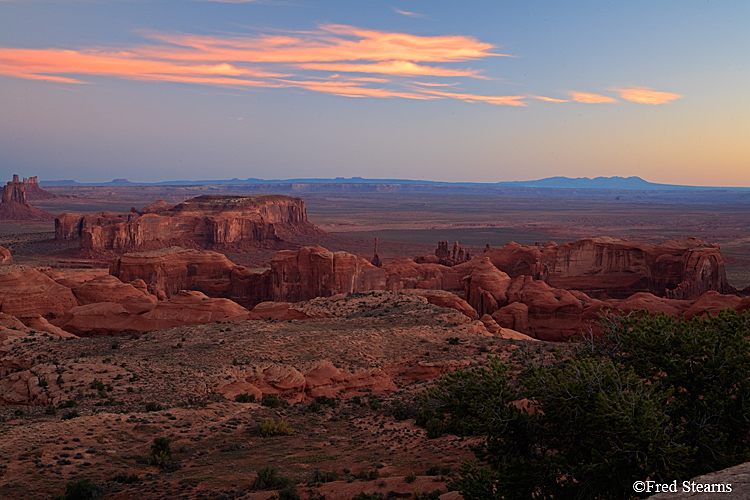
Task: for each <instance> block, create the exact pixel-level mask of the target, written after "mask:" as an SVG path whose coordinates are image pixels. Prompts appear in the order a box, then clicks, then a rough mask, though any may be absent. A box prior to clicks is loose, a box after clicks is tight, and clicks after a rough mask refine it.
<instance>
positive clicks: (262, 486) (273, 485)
mask: <svg viewBox="0 0 750 500" xmlns="http://www.w3.org/2000/svg"><path fill="white" fill-rule="evenodd" d="M289 485H290V481H289V478H288V477H286V476H283V475H282V474H281V473H280V472H279V469H278V468H276V467H274V466H273V465H266V466H264V467H261V468H260V469H259V470H258V475H257V476H256V477H255V481H253V485H252V487H251V488H252V489H253V490H275V489H281V488H286V487H287V486H289Z"/></svg>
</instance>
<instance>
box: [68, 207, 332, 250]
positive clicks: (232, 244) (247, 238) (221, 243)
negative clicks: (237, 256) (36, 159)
mask: <svg viewBox="0 0 750 500" xmlns="http://www.w3.org/2000/svg"><path fill="white" fill-rule="evenodd" d="M55 228H56V229H55V237H56V239H57V240H69V239H74V238H80V240H81V251H82V252H83V253H84V254H91V255H95V254H101V253H107V252H110V253H111V252H114V253H123V252H131V251H145V250H157V249H161V248H166V247H170V246H175V245H176V246H182V247H188V248H204V249H242V248H249V247H253V246H257V245H259V244H264V243H278V242H281V241H284V240H286V239H288V238H290V237H292V236H293V235H295V234H317V233H320V230H319V229H317V228H316V227H315V226H314V225H313V224H310V223H309V222H308V221H307V213H306V210H305V202H304V201H302V199H300V198H290V197H288V196H280V195H259V196H213V195H205V196H199V197H197V198H193V199H191V200H187V201H185V202H183V203H180V204H178V205H176V206H174V207H171V208H168V205H167V204H165V203H164V202H161V203H159V202H157V203H155V204H151V205H148V206H147V207H145V208H144V209H143V210H142V211H141V212H138V211H135V210H133V211H131V212H130V213H128V214H109V213H102V214H97V215H96V216H83V215H77V214H63V216H60V217H59V218H58V219H57V221H56V223H55Z"/></svg>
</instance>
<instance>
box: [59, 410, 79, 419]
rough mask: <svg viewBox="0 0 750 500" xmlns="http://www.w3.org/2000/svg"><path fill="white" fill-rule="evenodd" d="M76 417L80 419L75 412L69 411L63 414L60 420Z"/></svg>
mask: <svg viewBox="0 0 750 500" xmlns="http://www.w3.org/2000/svg"><path fill="white" fill-rule="evenodd" d="M78 417H80V415H79V414H78V411H77V410H70V411H66V412H65V413H63V415H62V417H60V420H70V419H73V418H78Z"/></svg>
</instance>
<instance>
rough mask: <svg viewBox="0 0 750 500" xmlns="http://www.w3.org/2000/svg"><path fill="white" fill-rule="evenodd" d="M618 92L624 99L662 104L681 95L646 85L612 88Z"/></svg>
mask: <svg viewBox="0 0 750 500" xmlns="http://www.w3.org/2000/svg"><path fill="white" fill-rule="evenodd" d="M612 90H615V91H617V92H619V93H620V97H622V98H623V99H625V100H626V101H632V102H639V103H641V104H654V105H656V104H664V103H667V102H670V101H674V100H675V99H679V98H681V97H682V96H681V95H680V94H673V93H671V92H659V91H656V90H651V89H650V88H648V87H633V88H629V89H612Z"/></svg>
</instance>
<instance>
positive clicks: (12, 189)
mask: <svg viewBox="0 0 750 500" xmlns="http://www.w3.org/2000/svg"><path fill="white" fill-rule="evenodd" d="M40 193H41V195H40ZM27 194H28V197H29V198H32V199H42V198H48V197H52V198H54V196H55V195H53V194H52V193H48V192H47V191H44V190H43V189H41V188H40V187H39V184H37V180H36V177H30V178H28V179H26V178H24V180H23V182H21V181H20V180H19V179H18V174H14V175H13V180H12V181H8V183H7V184H6V185H5V186H4V187H3V201H2V203H0V220H51V219H52V218H53V216H52V215H51V214H48V213H47V212H45V211H43V210H39V209H38V208H36V207H34V206H32V205H31V204H29V202H28V201H27ZM47 195H49V196H47Z"/></svg>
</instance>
